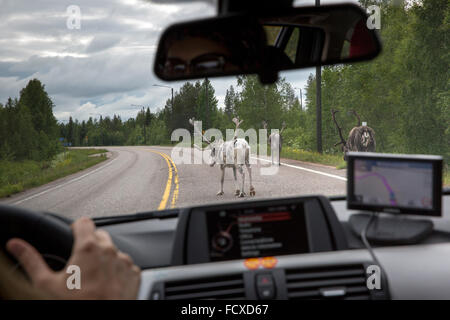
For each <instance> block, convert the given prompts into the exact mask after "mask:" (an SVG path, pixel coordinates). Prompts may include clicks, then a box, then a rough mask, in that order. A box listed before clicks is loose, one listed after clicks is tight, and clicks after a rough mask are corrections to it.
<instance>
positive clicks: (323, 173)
mask: <svg viewBox="0 0 450 320" xmlns="http://www.w3.org/2000/svg"><path fill="white" fill-rule="evenodd" d="M251 158H252V159H255V160H260V161H265V162H272V160H267V159H262V158H258V157H251ZM280 164H281V165H283V166H286V167H290V168H294V169H299V170H304V171H307V172H311V173H315V174H320V175H323V176H327V177H330V178H334V179H338V180H342V181H347V178H344V177H341V176H338V175H335V174H331V173H326V172H322V171H317V170H313V169H308V168H303V167H300V166H294V165H292V164H287V163H283V162H280Z"/></svg>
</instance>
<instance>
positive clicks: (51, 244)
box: [0, 205, 73, 271]
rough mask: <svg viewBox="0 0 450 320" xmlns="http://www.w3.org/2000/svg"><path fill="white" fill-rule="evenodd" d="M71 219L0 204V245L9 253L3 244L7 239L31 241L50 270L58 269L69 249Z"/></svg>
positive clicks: (67, 256) (71, 240)
mask: <svg viewBox="0 0 450 320" xmlns="http://www.w3.org/2000/svg"><path fill="white" fill-rule="evenodd" d="M71 223H72V221H71V220H70V219H67V218H62V217H59V216H56V215H53V214H51V213H41V212H39V213H38V212H33V211H31V210H28V209H23V208H18V207H12V206H7V205H0V246H1V247H0V248H1V250H3V251H4V252H5V253H6V254H7V255H8V256H9V257H11V255H9V254H8V252H7V251H6V248H5V246H6V243H7V241H8V240H9V239H11V238H21V239H23V240H25V241H27V242H28V243H30V244H31V245H33V246H34V247H35V248H36V249H37V250H38V251H39V252H40V253H41V254H42V255H43V257H44V259H45V260H46V262H47V263H48V264H49V266H50V267H51V268H52V269H53V270H55V271H57V270H61V269H62V268H63V267H64V266H65V264H66V262H67V260H68V259H69V257H70V255H71V252H72V245H73V235H72V230H71V228H70V224H71ZM11 258H12V257H11ZM13 260H14V259H13ZM14 261H15V260H14Z"/></svg>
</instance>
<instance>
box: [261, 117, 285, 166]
mask: <svg viewBox="0 0 450 320" xmlns="http://www.w3.org/2000/svg"><path fill="white" fill-rule="evenodd" d="M262 124H263V128H264V129H266V130H267V121H263V123H262ZM285 128H286V122H284V121H283V124H282V126H281V130H280V131H279V133H272V134H270V135H269V136H268V139H269V144H270V155H271V158H272V164H273V163H274V161H273V158H274V156H275V161H276V162H277V164H278V165H280V157H281V148H282V146H283V137H282V135H281V134H282V133H283V131H284V129H285Z"/></svg>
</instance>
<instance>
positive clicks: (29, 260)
mask: <svg viewBox="0 0 450 320" xmlns="http://www.w3.org/2000/svg"><path fill="white" fill-rule="evenodd" d="M6 249H7V250H8V251H9V252H10V253H11V254H12V255H13V256H14V258H16V259H17V261H19V262H20V264H21V265H22V267H23V268H24V269H25V272H26V273H27V274H28V276H29V277H30V279H31V281H32V282H35V281H37V280H38V279H43V278H44V279H45V278H46V277H47V276H48V275H50V274H51V273H52V271H51V270H50V268H49V267H48V266H47V264H46V263H45V261H44V259H43V258H42V256H41V254H40V253H39V252H38V251H37V250H36V249H35V248H34V247H33V246H32V245H31V244H29V243H28V242H26V241H24V240H22V239H17V238H14V239H11V240H9V241H8V243H7V244H6Z"/></svg>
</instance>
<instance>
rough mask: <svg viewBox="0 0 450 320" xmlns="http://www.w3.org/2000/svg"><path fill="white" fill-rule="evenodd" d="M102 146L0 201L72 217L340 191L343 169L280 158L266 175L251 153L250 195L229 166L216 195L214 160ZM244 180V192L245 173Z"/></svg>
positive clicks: (150, 149)
mask: <svg viewBox="0 0 450 320" xmlns="http://www.w3.org/2000/svg"><path fill="white" fill-rule="evenodd" d="M106 149H108V150H109V151H111V157H110V158H109V159H108V160H106V161H104V162H102V163H100V164H98V165H96V166H94V167H91V168H89V169H87V170H85V171H82V172H79V173H76V174H73V175H70V176H68V177H65V178H62V179H59V180H57V181H54V182H52V183H49V184H46V185H44V186H41V187H38V188H34V189H31V190H28V191H26V192H23V193H20V194H17V195H15V196H13V197H11V198H7V199H2V200H0V202H2V203H5V204H13V205H18V206H22V207H26V208H30V209H34V210H42V211H50V212H55V213H58V214H61V215H64V216H67V217H70V218H77V217H80V216H82V215H86V216H91V217H101V216H110V215H122V214H130V213H136V212H142V211H149V210H156V209H164V208H171V207H182V206H188V205H192V204H204V203H213V202H223V201H245V200H247V199H252V198H253V199H254V198H270V197H277V196H279V197H282V196H291V195H304V194H324V195H339V194H345V193H346V189H345V188H346V181H345V176H346V172H345V170H336V169H334V168H331V167H328V166H323V165H316V164H310V163H304V162H299V161H293V160H286V159H282V166H281V167H279V169H278V172H276V174H273V175H267V174H264V173H267V170H269V169H270V167H269V166H270V163H269V162H268V161H267V160H266V159H261V158H260V159H253V160H255V161H256V162H257V163H256V164H253V165H252V172H253V185H254V186H255V189H256V197H252V198H250V197H245V198H237V197H235V196H234V182H233V174H232V170H231V169H226V173H225V184H224V192H225V194H224V195H223V196H217V195H216V193H217V191H218V190H219V188H220V169H219V168H218V166H217V165H216V166H215V167H212V168H211V167H209V166H208V165H205V164H203V165H202V164H175V161H174V160H173V159H172V157H171V153H172V148H170V147H150V146H139V147H106ZM264 170H266V172H264ZM246 173H247V172H246ZM238 179H239V174H238ZM245 185H246V187H245V191H246V193H247V194H248V188H249V184H248V174H246V182H245Z"/></svg>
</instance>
